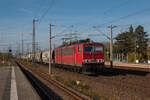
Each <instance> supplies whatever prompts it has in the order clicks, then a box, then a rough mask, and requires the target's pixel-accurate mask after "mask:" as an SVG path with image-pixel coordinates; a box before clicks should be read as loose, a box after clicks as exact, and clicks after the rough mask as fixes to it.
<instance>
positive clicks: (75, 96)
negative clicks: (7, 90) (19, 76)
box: [17, 62, 91, 100]
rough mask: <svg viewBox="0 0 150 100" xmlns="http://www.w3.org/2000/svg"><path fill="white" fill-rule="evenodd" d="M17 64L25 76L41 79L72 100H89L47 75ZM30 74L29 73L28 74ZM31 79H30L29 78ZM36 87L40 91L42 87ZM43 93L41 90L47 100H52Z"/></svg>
mask: <svg viewBox="0 0 150 100" xmlns="http://www.w3.org/2000/svg"><path fill="white" fill-rule="evenodd" d="M17 64H18V65H19V66H20V67H21V69H22V70H24V71H27V72H28V73H26V74H28V75H27V76H28V77H30V76H32V75H31V74H33V75H36V76H38V77H40V78H42V79H43V80H44V81H46V82H47V83H49V84H51V85H52V86H54V87H56V88H58V89H59V90H61V91H63V92H64V93H65V94H66V95H68V96H70V97H72V98H73V100H91V99H90V98H89V97H87V96H85V95H82V94H80V93H78V92H76V91H74V90H72V89H70V88H67V87H66V86H64V85H63V84H61V83H60V82H58V81H56V80H54V79H52V78H50V76H48V75H47V74H45V73H42V72H40V71H37V70H33V69H32V68H29V67H25V66H24V65H22V64H20V63H18V62H17ZM29 72H30V73H29ZM30 79H31V78H30ZM36 87H38V88H39V89H42V87H41V86H40V84H39V85H37V86H36ZM44 92H45V91H44V90H43V93H42V94H43V95H44V96H46V97H48V99H49V100H52V99H50V98H49V96H48V95H49V94H47V93H44Z"/></svg>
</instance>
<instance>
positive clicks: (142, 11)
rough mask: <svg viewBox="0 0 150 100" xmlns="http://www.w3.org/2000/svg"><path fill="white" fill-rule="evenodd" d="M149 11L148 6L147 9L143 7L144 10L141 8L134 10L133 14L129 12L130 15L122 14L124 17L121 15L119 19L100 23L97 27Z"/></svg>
mask: <svg viewBox="0 0 150 100" xmlns="http://www.w3.org/2000/svg"><path fill="white" fill-rule="evenodd" d="M147 11H150V8H146V9H143V10H140V11H137V12H134V13H131V14H128V15H126V16H122V17H120V18H118V19H114V20H111V21H108V22H106V23H103V24H100V25H99V26H97V27H101V26H103V25H106V24H110V23H114V22H118V21H120V20H123V19H127V18H129V17H132V16H135V15H138V14H141V13H144V12H147Z"/></svg>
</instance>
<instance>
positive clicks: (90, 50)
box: [84, 46, 93, 52]
mask: <svg viewBox="0 0 150 100" xmlns="http://www.w3.org/2000/svg"><path fill="white" fill-rule="evenodd" d="M84 52H93V46H85V47H84Z"/></svg>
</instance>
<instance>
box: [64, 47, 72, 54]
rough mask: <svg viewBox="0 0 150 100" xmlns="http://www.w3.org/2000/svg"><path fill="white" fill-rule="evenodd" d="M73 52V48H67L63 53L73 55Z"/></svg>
mask: <svg viewBox="0 0 150 100" xmlns="http://www.w3.org/2000/svg"><path fill="white" fill-rule="evenodd" d="M72 54H73V48H65V49H63V50H62V55H72Z"/></svg>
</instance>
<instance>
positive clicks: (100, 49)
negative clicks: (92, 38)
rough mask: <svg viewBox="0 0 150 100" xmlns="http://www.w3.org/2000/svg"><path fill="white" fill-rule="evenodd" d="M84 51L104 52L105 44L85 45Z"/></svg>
mask: <svg viewBox="0 0 150 100" xmlns="http://www.w3.org/2000/svg"><path fill="white" fill-rule="evenodd" d="M84 52H103V46H85V47H84Z"/></svg>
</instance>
